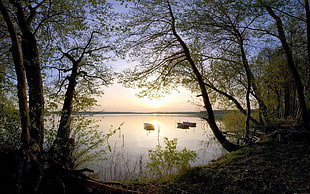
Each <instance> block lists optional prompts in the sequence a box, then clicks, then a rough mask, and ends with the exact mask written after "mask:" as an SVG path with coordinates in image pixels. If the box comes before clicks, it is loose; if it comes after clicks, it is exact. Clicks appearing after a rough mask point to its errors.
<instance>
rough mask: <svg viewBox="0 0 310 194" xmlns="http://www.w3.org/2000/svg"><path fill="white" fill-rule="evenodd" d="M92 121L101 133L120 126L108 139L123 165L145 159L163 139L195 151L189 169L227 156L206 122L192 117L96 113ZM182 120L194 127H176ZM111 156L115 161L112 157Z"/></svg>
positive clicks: (102, 166) (181, 115)
mask: <svg viewBox="0 0 310 194" xmlns="http://www.w3.org/2000/svg"><path fill="white" fill-rule="evenodd" d="M94 118H95V119H96V120H99V122H98V123H97V124H99V129H98V130H101V131H103V132H105V133H108V131H109V129H116V128H118V127H120V130H119V131H117V133H116V134H114V135H113V136H112V137H111V138H110V139H109V144H110V145H111V147H112V148H113V149H114V150H120V151H121V152H122V157H120V158H119V159H118V160H127V162H125V163H126V165H129V163H130V161H131V163H133V164H134V162H132V161H135V160H139V158H140V159H142V158H143V159H147V155H148V150H150V149H155V148H156V145H161V146H164V143H163V138H164V137H167V138H168V139H173V138H177V139H178V144H177V145H178V149H183V148H184V147H186V148H187V149H189V150H194V151H196V152H197V154H198V159H197V161H195V162H193V163H192V164H191V165H192V166H194V165H200V164H207V163H209V162H210V161H211V160H213V159H217V158H219V157H221V156H222V155H224V154H225V153H227V152H226V151H225V150H224V149H223V148H222V146H221V145H220V144H219V143H218V141H217V140H215V138H214V135H213V134H212V131H211V129H210V128H209V126H208V124H207V123H206V121H203V120H202V119H200V118H199V117H196V116H195V115H191V114H98V115H94ZM183 121H190V122H195V123H197V126H196V127H194V128H189V129H180V128H177V127H176V126H177V122H183ZM144 123H152V124H154V126H155V130H145V129H144ZM114 154H115V153H114ZM124 155H125V157H124ZM113 157H114V159H115V158H116V156H113ZM114 162H115V161H114ZM119 162H121V161H119ZM122 162H124V161H122ZM97 165H99V166H100V168H112V167H111V166H110V167H108V165H107V164H97ZM117 168H119V167H117ZM132 168H133V167H132ZM101 179H106V178H101Z"/></svg>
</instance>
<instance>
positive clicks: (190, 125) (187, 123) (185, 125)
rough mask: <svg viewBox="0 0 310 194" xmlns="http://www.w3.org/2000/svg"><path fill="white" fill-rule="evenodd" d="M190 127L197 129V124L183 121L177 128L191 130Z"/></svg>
mask: <svg viewBox="0 0 310 194" xmlns="http://www.w3.org/2000/svg"><path fill="white" fill-rule="evenodd" d="M190 127H196V123H194V122H186V121H183V122H182V123H177V128H181V129H189V128H190Z"/></svg>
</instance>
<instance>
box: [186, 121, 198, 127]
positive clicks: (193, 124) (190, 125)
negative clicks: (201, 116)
mask: <svg viewBox="0 0 310 194" xmlns="http://www.w3.org/2000/svg"><path fill="white" fill-rule="evenodd" d="M183 124H185V125H188V126H189V127H196V123H194V122H186V121H184V122H183Z"/></svg>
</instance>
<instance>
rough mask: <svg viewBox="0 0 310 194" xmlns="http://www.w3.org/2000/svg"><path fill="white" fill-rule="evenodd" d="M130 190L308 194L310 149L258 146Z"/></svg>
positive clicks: (287, 145)
mask: <svg viewBox="0 0 310 194" xmlns="http://www.w3.org/2000/svg"><path fill="white" fill-rule="evenodd" d="M131 186H132V187H135V188H136V189H138V190H140V191H141V192H143V193H310V145H309V144H306V143H301V142H299V143H287V142H286V143H284V142H276V141H269V142H268V141H267V142H262V143H258V144H256V145H252V146H248V147H244V148H242V149H241V150H238V151H236V152H232V153H229V154H227V155H225V156H224V157H222V158H220V159H218V160H217V161H214V162H212V163H210V164H208V165H205V166H198V167H193V168H190V169H188V170H186V171H184V172H183V173H181V174H179V175H177V176H171V177H164V178H161V179H157V180H143V181H139V180H136V181H134V182H132V183H131Z"/></svg>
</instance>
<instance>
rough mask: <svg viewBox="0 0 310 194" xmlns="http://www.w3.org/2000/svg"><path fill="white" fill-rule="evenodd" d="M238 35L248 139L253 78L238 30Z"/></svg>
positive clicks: (247, 135) (247, 136) (246, 135)
mask: <svg viewBox="0 0 310 194" xmlns="http://www.w3.org/2000/svg"><path fill="white" fill-rule="evenodd" d="M238 35H239V38H238V39H239V47H240V51H241V58H242V64H243V66H244V69H245V73H246V79H247V90H246V105H247V114H246V119H245V138H246V139H248V138H249V135H250V118H251V102H250V93H251V86H252V77H253V79H254V76H253V75H252V73H251V70H250V66H249V63H248V59H247V58H246V54H245V51H244V47H243V39H242V37H241V34H240V33H239V32H238ZM260 100H261V99H260Z"/></svg>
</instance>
